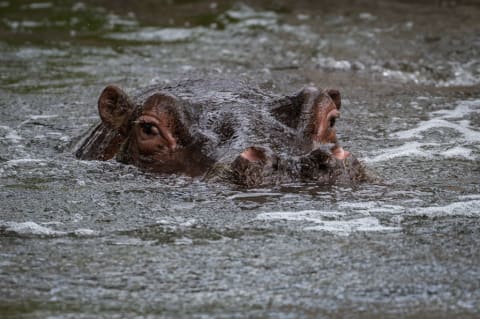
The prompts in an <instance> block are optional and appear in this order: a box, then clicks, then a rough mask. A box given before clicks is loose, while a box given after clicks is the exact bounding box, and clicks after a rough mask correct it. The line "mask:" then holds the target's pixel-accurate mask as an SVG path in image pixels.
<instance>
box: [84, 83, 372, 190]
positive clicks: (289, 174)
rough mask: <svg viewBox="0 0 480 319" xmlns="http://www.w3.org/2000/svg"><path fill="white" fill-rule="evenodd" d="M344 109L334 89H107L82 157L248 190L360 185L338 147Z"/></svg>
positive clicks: (358, 173) (356, 169)
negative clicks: (304, 184) (276, 91)
mask: <svg viewBox="0 0 480 319" xmlns="http://www.w3.org/2000/svg"><path fill="white" fill-rule="evenodd" d="M340 109H341V97H340V93H339V92H338V91H337V90H334V89H326V90H322V89H318V88H314V87H306V88H303V89H301V90H300V91H298V92H297V93H294V94H292V95H289V96H284V97H280V96H276V95H274V94H271V93H268V92H265V91H262V90H261V89H259V88H258V87H257V86H252V85H247V84H246V83H244V82H242V81H231V80H224V79H212V80H205V79H202V80H186V81H182V82H178V83H176V84H174V85H169V86H153V87H149V88H146V89H145V90H143V91H141V93H140V94H137V95H136V96H134V97H133V98H130V97H129V96H128V95H127V93H125V92H124V91H123V90H122V89H121V88H119V87H118V86H115V85H109V86H107V87H106V88H105V89H104V90H103V92H102V93H101V95H100V97H99V100H98V110H99V114H100V118H101V123H100V124H98V125H97V126H96V127H95V128H94V129H93V131H92V132H91V133H90V134H89V135H88V136H87V137H86V138H85V139H84V140H83V142H82V143H81V145H80V147H79V148H78V149H77V151H76V156H77V157H78V158H79V159H82V160H109V159H112V158H115V159H116V160H118V161H119V162H122V163H125V164H132V165H135V166H137V167H140V168H141V169H143V170H146V171H150V172H155V173H159V174H182V175H188V176H192V177H202V178H204V179H206V180H211V181H225V182H230V183H235V184H239V185H244V186H248V187H252V186H259V185H271V184H280V183H288V182H296V181H314V182H318V183H321V184H331V183H356V182H361V181H364V180H365V179H366V175H365V170H364V167H363V166H362V164H361V163H360V162H359V161H358V160H357V159H356V157H355V156H353V155H352V154H350V153H349V152H348V151H346V150H344V149H343V148H342V147H341V146H340V145H339V143H338V141H337V136H336V128H335V123H336V121H337V119H338V118H339V116H340Z"/></svg>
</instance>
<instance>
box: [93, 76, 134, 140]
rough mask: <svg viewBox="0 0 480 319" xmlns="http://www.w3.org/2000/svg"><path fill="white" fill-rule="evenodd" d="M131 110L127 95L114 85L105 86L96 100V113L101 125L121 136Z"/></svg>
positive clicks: (132, 107)
mask: <svg viewBox="0 0 480 319" xmlns="http://www.w3.org/2000/svg"><path fill="white" fill-rule="evenodd" d="M133 109H134V104H133V103H132V102H131V101H130V99H129V97H128V95H127V94H126V93H125V92H124V91H123V90H122V89H120V88H119V87H117V86H115V85H109V86H107V87H106V88H105V89H104V90H103V92H102V94H100V98H99V99H98V112H99V113H100V118H101V119H102V122H103V124H105V125H106V126H107V127H110V128H112V129H115V130H117V131H119V132H120V133H123V134H124V133H126V132H125V130H126V127H127V123H128V119H129V118H130V116H131V115H132V113H133Z"/></svg>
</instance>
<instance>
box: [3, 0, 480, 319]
mask: <svg viewBox="0 0 480 319" xmlns="http://www.w3.org/2000/svg"><path fill="white" fill-rule="evenodd" d="M479 21H480V6H478V4H477V3H476V2H475V1H463V2H462V1H458V2H455V3H454V2H449V1H445V2H442V1H430V3H425V4H418V3H415V2H411V3H410V2H409V1H395V2H393V1H392V2H388V4H387V3H386V2H381V1H378V2H377V1H368V2H362V3H359V2H354V1H342V0H341V1H334V2H333V1H326V2H322V3H321V4H320V3H318V2H315V1H302V0H300V1H296V2H295V4H291V3H290V2H288V1H277V2H273V4H272V2H267V1H255V2H253V1H252V2H244V3H243V4H239V3H234V2H232V1H222V2H211V1H158V2H151V1H135V3H124V2H122V1H107V0H104V1H84V2H77V1H48V0H47V1H42V2H32V1H10V0H7V1H0V52H1V54H0V314H1V315H0V317H2V318H126V317H128V318H157V317H189V318H207V317H221V318H232V317H240V318H243V317H274V318H298V317H312V318H399V317H402V318H477V317H478V315H479V314H480V311H479V309H480V266H479V265H480V253H479V250H478V246H479V245H480V165H479V156H480V146H479V145H480V22H479ZM217 73H222V74H226V75H231V76H232V77H239V76H242V77H246V78H250V79H252V80H255V81H256V82H258V83H260V85H262V86H264V87H268V88H270V89H272V90H274V91H276V92H278V93H291V92H294V91H296V90H298V89H299V88H301V87H302V86H303V85H305V84H313V85H317V86H320V87H336V88H338V89H340V91H341V93H342V95H343V98H344V100H343V103H342V104H343V105H344V106H343V109H342V110H343V111H342V119H341V120H340V121H339V122H338V124H337V125H338V131H339V133H340V140H341V141H342V143H343V145H344V146H345V148H347V149H349V150H350V151H352V152H353V153H355V154H357V155H358V156H359V157H360V158H362V159H363V161H364V162H365V163H366V164H367V165H368V167H369V168H370V169H371V170H372V171H373V172H375V173H376V174H377V175H378V176H380V177H381V178H382V181H381V182H378V183H373V184H363V185H358V186H355V187H345V186H341V187H340V186H330V187H325V186H322V187H320V186H318V185H314V184H307V185H305V184H291V185H283V186H279V187H274V188H265V189H252V190H242V189H238V188H235V187H232V186H228V185H217V184H207V183H203V182H201V181H197V180H191V179H189V178H185V177H158V176H152V175H148V174H145V173H142V172H140V171H139V170H137V169H136V168H134V167H130V166H125V165H121V164H118V163H116V162H88V161H79V160H76V159H75V158H74V157H73V155H72V145H73V144H75V141H77V139H78V138H79V137H81V136H82V134H83V133H84V132H85V131H87V130H88V128H89V127H90V126H91V125H92V124H93V123H95V122H96V121H97V119H98V115H97V113H96V107H95V106H96V99H97V98H98V95H99V92H100V91H101V90H102V89H103V87H104V86H105V85H106V84H108V83H117V84H120V85H122V86H123V87H125V88H126V90H127V91H132V90H134V89H137V88H139V87H141V86H146V85H150V84H153V83H168V82H169V81H173V80H175V79H181V78H186V77H190V76H192V75H193V76H196V77H198V76H199V75H201V76H208V74H217Z"/></svg>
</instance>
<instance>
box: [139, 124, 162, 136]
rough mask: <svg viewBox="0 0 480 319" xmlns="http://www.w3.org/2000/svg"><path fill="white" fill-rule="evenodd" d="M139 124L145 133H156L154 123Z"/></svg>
mask: <svg viewBox="0 0 480 319" xmlns="http://www.w3.org/2000/svg"><path fill="white" fill-rule="evenodd" d="M140 126H141V127H142V130H143V132H144V133H145V134H146V135H158V133H159V132H158V129H157V127H156V126H155V125H153V124H152V123H145V122H144V123H140Z"/></svg>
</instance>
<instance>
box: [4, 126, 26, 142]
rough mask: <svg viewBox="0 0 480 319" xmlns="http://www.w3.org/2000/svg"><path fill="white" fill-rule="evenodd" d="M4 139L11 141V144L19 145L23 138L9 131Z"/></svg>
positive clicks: (15, 132)
mask: <svg viewBox="0 0 480 319" xmlns="http://www.w3.org/2000/svg"><path fill="white" fill-rule="evenodd" d="M5 139H7V140H10V141H12V142H13V143H20V141H21V140H23V137H21V136H20V135H19V134H18V132H17V131H15V130H13V129H10V130H9V131H8V133H7V135H5Z"/></svg>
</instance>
